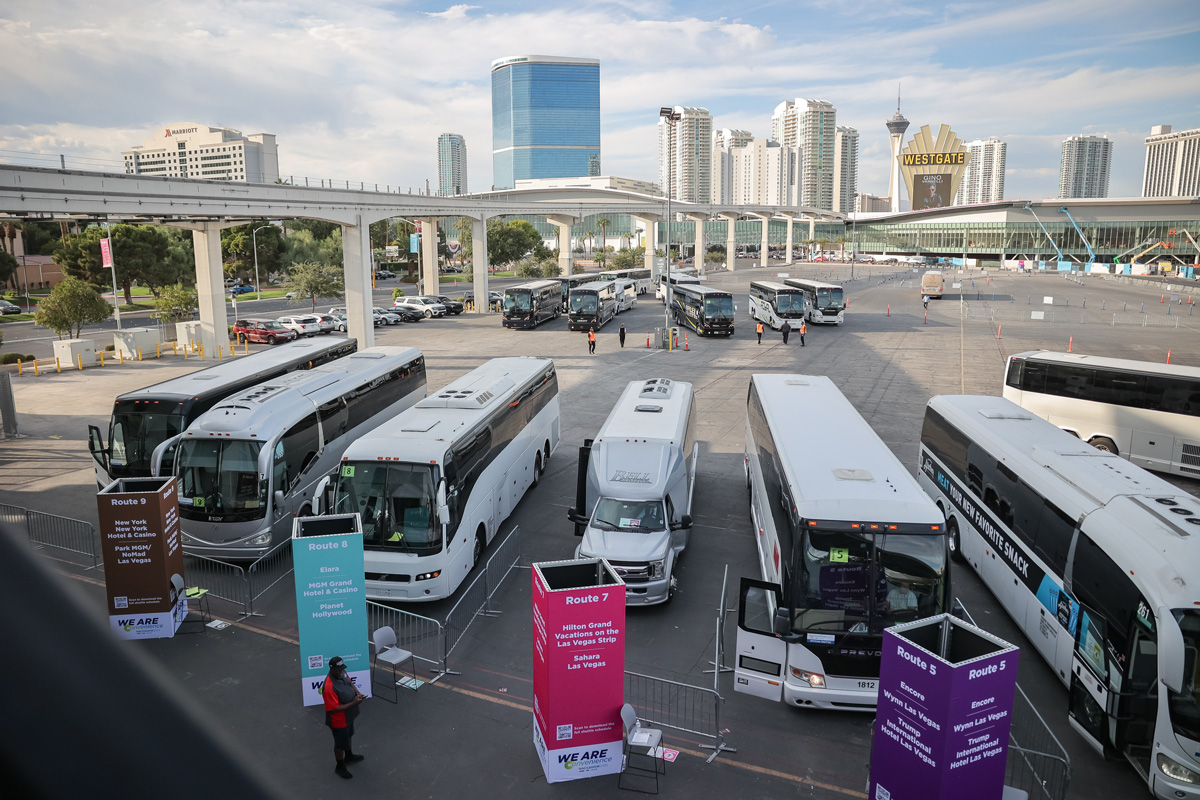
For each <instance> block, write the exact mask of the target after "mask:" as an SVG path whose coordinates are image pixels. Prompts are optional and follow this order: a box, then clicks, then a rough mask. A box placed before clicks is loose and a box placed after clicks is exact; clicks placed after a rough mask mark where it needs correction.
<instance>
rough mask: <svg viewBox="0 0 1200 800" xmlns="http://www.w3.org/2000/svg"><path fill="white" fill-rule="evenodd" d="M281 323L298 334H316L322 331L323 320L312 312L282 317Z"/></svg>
mask: <svg viewBox="0 0 1200 800" xmlns="http://www.w3.org/2000/svg"><path fill="white" fill-rule="evenodd" d="M279 324H280V325H282V326H283V327H285V328H288V329H289V330H293V331H295V332H296V335H297V336H316V335H317V334H318V333H320V332H321V320H319V319H318V318H316V317H314V316H312V315H311V314H304V315H297V316H288V317H280V318H279Z"/></svg>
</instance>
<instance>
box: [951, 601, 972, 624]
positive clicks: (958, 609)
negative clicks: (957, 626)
mask: <svg viewBox="0 0 1200 800" xmlns="http://www.w3.org/2000/svg"><path fill="white" fill-rule="evenodd" d="M950 616H952V617H954V618H955V619H961V620H962V621H963V622H969V621H970V620H968V619H967V610H966V609H965V608H963V604H962V602H961V601H960V600H959V599H958V598H957V597H956V598H954V603H953V604H952V605H951V606H950Z"/></svg>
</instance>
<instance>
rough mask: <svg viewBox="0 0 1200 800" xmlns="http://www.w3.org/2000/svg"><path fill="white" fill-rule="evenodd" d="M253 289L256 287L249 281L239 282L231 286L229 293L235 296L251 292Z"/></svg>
mask: <svg viewBox="0 0 1200 800" xmlns="http://www.w3.org/2000/svg"><path fill="white" fill-rule="evenodd" d="M253 291H254V287H253V286H251V285H250V284H248V283H239V284H235V285H234V286H230V287H229V293H230V294H231V295H233V296H235V297H236V296H237V295H239V294H249V293H250V292H253Z"/></svg>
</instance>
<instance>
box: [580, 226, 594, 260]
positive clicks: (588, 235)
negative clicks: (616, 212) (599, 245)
mask: <svg viewBox="0 0 1200 800" xmlns="http://www.w3.org/2000/svg"><path fill="white" fill-rule="evenodd" d="M583 235H584V237H585V238H586V239H587V253H588V258H591V257H592V250H593V249H595V247H596V243H595V242H594V241H593V240H594V239H595V238H596V232H595V231H584V232H583Z"/></svg>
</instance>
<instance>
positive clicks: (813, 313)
mask: <svg viewBox="0 0 1200 800" xmlns="http://www.w3.org/2000/svg"><path fill="white" fill-rule="evenodd" d="M783 282H784V283H785V284H786V285H788V286H791V287H792V288H794V289H799V290H800V291H802V292H804V299H805V300H806V301H807V305H806V307H805V309H804V314H805V316H806V317H807V318H808V321H809V322H812V323H814V324H818V325H841V324H842V323H843V322H845V321H846V297H845V294H844V293H843V291H842V287H841V286H838V285H837V284H836V283H822V282H821V281H806V280H801V279H800V278H785V279H784V281H783Z"/></svg>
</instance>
